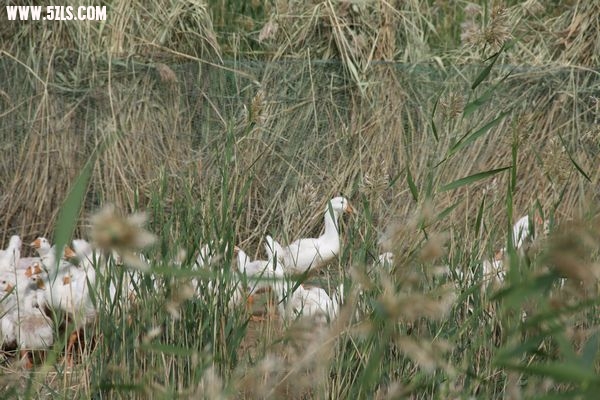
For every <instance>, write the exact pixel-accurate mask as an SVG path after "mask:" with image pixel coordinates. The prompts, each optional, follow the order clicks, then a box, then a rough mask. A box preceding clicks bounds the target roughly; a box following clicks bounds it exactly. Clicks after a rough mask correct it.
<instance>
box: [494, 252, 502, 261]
mask: <svg viewBox="0 0 600 400" xmlns="http://www.w3.org/2000/svg"><path fill="white" fill-rule="evenodd" d="M503 257H504V252H503V251H502V250H499V251H498V252H497V253H496V254H495V255H494V260H496V261H500V260H502V258H503Z"/></svg>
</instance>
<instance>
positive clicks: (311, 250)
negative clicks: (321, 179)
mask: <svg viewBox="0 0 600 400" xmlns="http://www.w3.org/2000/svg"><path fill="white" fill-rule="evenodd" d="M352 212H354V210H353V209H352V207H351V206H350V203H349V202H348V200H347V199H346V198H344V197H334V198H333V199H331V200H330V201H329V202H328V206H327V208H326V209H325V216H324V224H325V231H324V233H323V234H322V235H321V236H320V237H318V238H303V239H298V240H296V241H295V242H293V243H291V244H290V245H288V246H286V247H283V246H281V245H280V244H279V243H278V242H277V241H275V240H274V239H273V238H272V237H271V236H267V246H266V247H267V253H268V255H269V259H271V258H273V255H276V256H277V258H278V260H279V261H281V262H282V263H283V265H284V267H285V269H286V272H292V273H304V272H306V271H307V270H309V269H310V270H316V269H318V268H321V267H322V266H323V265H325V264H327V263H328V262H330V261H331V260H333V259H334V258H335V257H336V256H337V255H338V253H339V252H340V233H339V230H338V220H339V218H340V216H341V215H342V213H352Z"/></svg>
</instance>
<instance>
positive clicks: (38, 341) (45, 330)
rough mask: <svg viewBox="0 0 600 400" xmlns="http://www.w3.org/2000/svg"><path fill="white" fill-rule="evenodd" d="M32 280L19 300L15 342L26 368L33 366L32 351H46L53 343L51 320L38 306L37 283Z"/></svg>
mask: <svg viewBox="0 0 600 400" xmlns="http://www.w3.org/2000/svg"><path fill="white" fill-rule="evenodd" d="M36 279H37V278H36V277H34V278H33V280H32V284H33V287H30V288H29V289H28V290H27V291H26V292H25V293H24V294H23V295H22V296H21V298H20V299H19V315H18V317H19V318H18V324H17V340H18V346H19V350H20V351H21V359H23V360H24V361H25V363H26V364H25V365H26V367H31V366H33V362H32V360H31V359H30V357H29V355H30V353H31V352H32V351H37V350H47V349H48V348H50V347H51V346H52V344H53V343H54V329H53V325H52V320H51V319H50V318H49V317H48V316H47V315H46V314H45V313H44V311H43V310H42V309H41V308H40V307H39V305H38V299H37V294H36V293H37V292H38V291H37V290H36V289H37V281H36Z"/></svg>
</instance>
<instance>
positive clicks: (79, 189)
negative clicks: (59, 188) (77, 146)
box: [54, 153, 97, 263]
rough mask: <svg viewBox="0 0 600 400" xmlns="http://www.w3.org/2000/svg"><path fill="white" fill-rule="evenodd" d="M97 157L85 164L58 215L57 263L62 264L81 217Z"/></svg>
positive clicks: (94, 156) (93, 156) (56, 233)
mask: <svg viewBox="0 0 600 400" xmlns="http://www.w3.org/2000/svg"><path fill="white" fill-rule="evenodd" d="M96 157H97V153H94V154H92V155H91V156H90V158H89V159H88V161H87V162H86V163H85V165H84V166H83V168H82V170H81V172H80V173H79V176H78V177H77V179H76V180H75V183H74V184H73V187H72V188H71V190H70V191H69V194H68V195H67V198H66V199H65V202H64V203H63V206H62V207H61V209H60V212H59V214H58V220H57V222H56V228H55V231H54V240H55V242H56V251H57V252H58V253H57V256H56V262H57V263H58V262H60V258H61V257H62V252H63V248H64V246H65V245H66V244H67V243H68V242H69V239H70V238H71V236H72V235H73V231H74V230H75V225H76V224H77V218H78V217H79V212H80V211H81V206H82V205H83V200H84V199H85V194H86V192H87V187H88V183H89V181H90V178H91V177H92V171H93V170H94V164H95V162H96Z"/></svg>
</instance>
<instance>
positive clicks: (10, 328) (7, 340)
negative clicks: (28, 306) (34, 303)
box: [0, 272, 17, 349]
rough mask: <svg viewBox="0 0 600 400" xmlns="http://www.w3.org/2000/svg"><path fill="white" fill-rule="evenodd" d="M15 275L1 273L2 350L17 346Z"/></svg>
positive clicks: (0, 344) (0, 319)
mask: <svg viewBox="0 0 600 400" xmlns="http://www.w3.org/2000/svg"><path fill="white" fill-rule="evenodd" d="M13 277H14V275H12V274H11V273H9V272H3V273H0V348H2V349H10V348H13V349H14V348H15V347H16V345H17V327H16V325H15V319H14V312H15V309H16V308H17V299H16V297H15V295H14V293H13V290H14V287H15V284H14V280H13Z"/></svg>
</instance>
